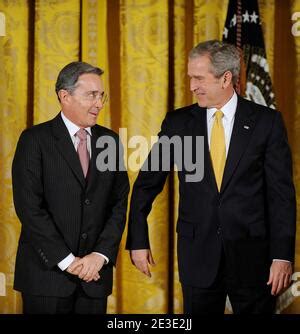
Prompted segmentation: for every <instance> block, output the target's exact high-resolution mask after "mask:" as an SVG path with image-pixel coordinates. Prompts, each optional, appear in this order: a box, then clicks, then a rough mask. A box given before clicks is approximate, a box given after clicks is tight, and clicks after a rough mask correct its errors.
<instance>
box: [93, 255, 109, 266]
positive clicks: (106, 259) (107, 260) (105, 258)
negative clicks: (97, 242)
mask: <svg viewBox="0 0 300 334" xmlns="http://www.w3.org/2000/svg"><path fill="white" fill-rule="evenodd" d="M92 253H93V254H98V255H101V256H102V257H104V260H105V263H104V264H108V262H109V259H108V257H107V256H105V255H103V254H102V253H98V252H92Z"/></svg>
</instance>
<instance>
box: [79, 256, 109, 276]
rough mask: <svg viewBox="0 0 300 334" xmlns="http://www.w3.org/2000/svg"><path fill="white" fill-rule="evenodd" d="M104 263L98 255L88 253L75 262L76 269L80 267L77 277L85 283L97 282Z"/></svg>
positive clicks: (102, 258)
mask: <svg viewBox="0 0 300 334" xmlns="http://www.w3.org/2000/svg"><path fill="white" fill-rule="evenodd" d="M104 262H105V259H104V257H103V256H101V255H100V254H95V253H90V254H88V255H86V256H84V257H83V258H81V259H80V260H78V261H77V262H76V267H78V266H82V268H81V270H80V272H79V274H78V277H79V278H81V279H82V280H84V281H85V282H91V281H93V280H94V281H96V280H98V279H99V278H100V275H99V271H100V270H101V269H102V267H103V265H104ZM76 267H75V268H74V269H76Z"/></svg>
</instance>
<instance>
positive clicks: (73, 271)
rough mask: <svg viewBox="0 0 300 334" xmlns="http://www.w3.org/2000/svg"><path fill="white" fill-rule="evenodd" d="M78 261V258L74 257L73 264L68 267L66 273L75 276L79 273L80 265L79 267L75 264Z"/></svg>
mask: <svg viewBox="0 0 300 334" xmlns="http://www.w3.org/2000/svg"><path fill="white" fill-rule="evenodd" d="M79 260H80V257H75V259H74V260H73V262H72V263H71V264H70V265H69V267H68V268H67V272H68V273H69V274H72V275H76V276H77V275H78V274H79V273H80V270H81V268H82V265H81V266H77V262H78V261H79Z"/></svg>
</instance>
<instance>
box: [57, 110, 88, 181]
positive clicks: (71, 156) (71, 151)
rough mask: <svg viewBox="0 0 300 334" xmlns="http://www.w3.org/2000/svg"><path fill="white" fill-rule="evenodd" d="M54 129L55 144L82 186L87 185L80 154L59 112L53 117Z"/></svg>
mask: <svg viewBox="0 0 300 334" xmlns="http://www.w3.org/2000/svg"><path fill="white" fill-rule="evenodd" d="M52 131H53V135H54V137H55V138H56V142H55V144H56V147H57V149H58V150H59V151H60V153H61V155H62V156H63V157H64V159H65V160H66V162H67V164H68V165H69V167H70V168H71V169H72V171H73V173H74V175H75V177H76V178H77V179H78V181H79V182H80V184H81V185H82V187H85V184H86V182H85V179H84V175H83V172H82V168H81V165H80V161H79V158H78V155H77V153H76V150H75V148H74V145H73V142H72V139H71V137H70V134H69V132H68V129H67V128H66V126H65V124H64V122H63V120H62V118H61V115H60V114H58V115H57V116H56V117H55V118H54V119H53V123H52Z"/></svg>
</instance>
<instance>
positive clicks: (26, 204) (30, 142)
mask: <svg viewBox="0 0 300 334" xmlns="http://www.w3.org/2000/svg"><path fill="white" fill-rule="evenodd" d="M12 184H13V198H14V205H15V210H16V213H17V215H18V217H19V219H20V222H21V224H22V238H23V240H20V242H29V243H30V245H31V246H32V248H33V249H34V250H35V251H36V252H37V254H38V255H39V256H40V257H41V258H42V259H43V261H42V263H43V264H45V265H46V267H49V268H52V267H54V266H56V265H57V263H59V262H60V261H61V260H63V259H64V258H65V257H66V256H67V255H68V254H70V253H71V251H70V250H69V249H68V247H67V246H66V245H65V242H64V240H63V237H62V236H61V234H60V233H59V231H58V230H57V228H56V226H55V222H54V221H53V219H52V217H51V215H50V213H49V212H48V211H47V203H46V200H45V198H44V193H43V170H42V152H41V150H40V147H39V144H38V140H37V138H35V137H34V135H33V133H32V131H30V130H25V131H24V132H23V133H22V134H21V136H20V139H19V142H18V144H17V148H16V152H15V156H14V159H13V164H12Z"/></svg>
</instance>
